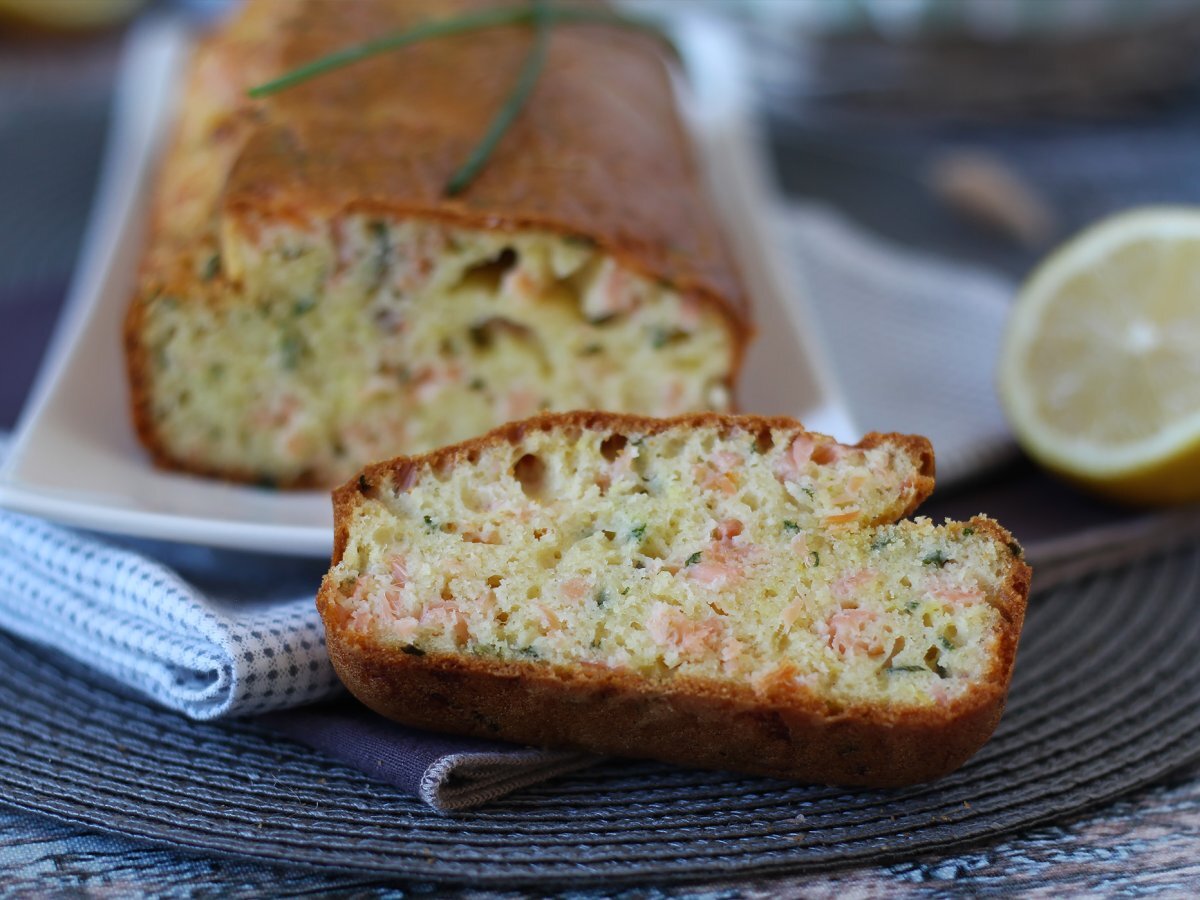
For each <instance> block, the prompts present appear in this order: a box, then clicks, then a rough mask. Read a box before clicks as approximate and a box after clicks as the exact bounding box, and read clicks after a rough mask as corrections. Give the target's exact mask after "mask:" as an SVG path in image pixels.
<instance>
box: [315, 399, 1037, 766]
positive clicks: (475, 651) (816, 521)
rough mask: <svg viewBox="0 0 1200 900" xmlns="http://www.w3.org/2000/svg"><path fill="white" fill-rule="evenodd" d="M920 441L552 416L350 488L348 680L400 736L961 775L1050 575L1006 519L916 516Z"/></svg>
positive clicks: (344, 532)
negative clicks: (1034, 574) (845, 441)
mask: <svg viewBox="0 0 1200 900" xmlns="http://www.w3.org/2000/svg"><path fill="white" fill-rule="evenodd" d="M932 474H933V457H932V453H931V451H930V448H929V445H928V443H927V442H926V441H925V440H924V439H923V438H917V437H909V436H902V435H869V436H868V437H867V438H866V439H864V440H863V441H862V442H860V443H859V444H858V445H856V446H853V447H849V446H844V445H841V444H838V443H836V442H834V441H832V440H831V439H829V438H826V437H824V436H822V435H817V434H811V433H809V432H806V431H804V429H803V428H802V427H801V426H800V425H799V424H798V423H796V422H794V421H791V420H788V419H766V418H760V417H751V416H720V415H715V414H706V415H697V416H691V417H685V418H680V419H671V420H654V419H644V418H638V417H632V416H622V415H615V414H604V413H572V414H564V415H552V416H544V417H540V418H536V419H532V420H528V421H525V422H522V423H517V424H514V425H510V426H506V427H504V428H501V429H498V430H496V431H493V432H491V433H490V434H488V435H485V436H483V437H481V438H479V439H476V440H474V441H470V442H467V443H464V444H459V445H456V446H453V447H449V448H446V449H444V450H441V451H437V452H435V453H432V454H428V455H425V456H420V457H402V458H399V459H396V460H393V461H391V462H388V463H382V464H379V465H376V466H372V467H369V468H368V469H366V470H364V471H363V473H362V474H361V475H360V476H359V477H357V478H356V479H354V480H353V481H351V482H350V483H348V484H347V485H345V486H344V487H342V488H341V489H339V491H337V493H336V494H335V507H336V546H335V551H334V565H333V567H332V569H331V570H330V572H329V574H328V575H327V577H326V579H325V581H324V584H323V586H322V589H321V593H320V597H319V600H318V604H319V607H320V609H321V613H322V616H323V617H324V620H325V624H326V629H327V636H328V643H329V648H330V652H331V655H332V657H333V660H334V664H335V666H336V667H337V670H338V672H339V674H340V675H341V677H342V679H343V680H344V681H345V682H346V684H347V685H348V686H349V688H350V689H351V691H353V692H354V693H355V694H356V695H357V696H358V697H359V698H360V699H362V700H363V701H364V702H365V703H367V704H368V705H369V706H371V707H373V708H374V709H376V710H378V711H379V712H381V713H383V714H384V715H387V716H390V717H392V718H394V719H397V720H399V721H402V722H406V723H409V724H412V725H417V726H422V727H428V728H433V729H438V730H445V731H453V732H458V733H464V734H476V735H482V736H492V737H500V738H506V739H511V740H516V741H522V742H528V743H533V744H540V745H547V746H568V747H581V748H585V749H588V750H592V751H595V752H598V753H608V754H616V755H629V756H645V757H653V758H658V759H664V760H670V761H674V762H678V763H682V764H686V765H696V766H703V767H718V768H730V769H737V770H742V771H748V772H759V773H764V774H771V775H778V776H784V777H792V778H802V779H806V780H814V781H823V782H830V783H845V784H866V785H879V786H884V785H899V784H907V783H912V782H916V781H921V780H926V779H929V778H933V777H936V776H938V775H941V774H944V773H946V772H948V771H950V770H952V769H953V768H955V767H957V766H958V765H960V764H961V763H962V762H963V761H964V760H965V759H966V758H967V757H968V756H969V755H970V754H971V753H973V752H974V751H975V750H977V749H978V748H979V747H980V746H981V745H982V744H983V742H984V741H985V740H986V739H987V737H988V736H989V735H990V733H991V731H992V729H993V728H994V727H995V724H996V722H997V721H998V719H999V716H1000V713H1001V710H1002V708H1003V704H1004V699H1005V696H1006V693H1007V688H1008V683H1009V678H1010V675H1011V670H1012V665H1013V660H1014V656H1015V652H1016V645H1017V638H1018V635H1019V632H1020V627H1021V622H1022V619H1023V615H1024V608H1025V599H1026V595H1027V593H1028V583H1029V569H1028V567H1027V566H1026V565H1025V564H1024V563H1023V562H1022V560H1021V558H1020V548H1019V547H1018V546H1017V545H1016V543H1015V542H1014V541H1013V540H1012V538H1011V536H1010V535H1009V534H1008V533H1007V532H1006V531H1005V530H1004V529H1003V528H1001V527H1000V526H999V525H997V524H996V523H995V522H993V521H991V520H990V519H987V518H984V517H978V518H976V519H973V520H972V521H970V522H968V523H947V524H945V525H940V526H937V525H934V524H933V523H931V522H929V521H928V520H926V519H917V520H915V521H897V520H898V519H900V518H901V517H902V516H905V515H907V514H908V513H911V512H912V511H913V510H914V509H915V508H916V506H917V504H918V503H920V501H921V500H923V499H924V498H925V497H926V496H927V495H928V493H929V491H930V490H931V489H932V485H933V479H932Z"/></svg>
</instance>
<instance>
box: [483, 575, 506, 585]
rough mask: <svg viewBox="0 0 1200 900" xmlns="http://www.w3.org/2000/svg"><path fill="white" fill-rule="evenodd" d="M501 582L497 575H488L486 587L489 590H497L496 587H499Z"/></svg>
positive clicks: (501, 579)
mask: <svg viewBox="0 0 1200 900" xmlns="http://www.w3.org/2000/svg"><path fill="white" fill-rule="evenodd" d="M502 581H504V579H503V578H502V577H500V576H499V575H489V576H488V580H487V586H488V587H490V588H498V587H500V583H501V582H502Z"/></svg>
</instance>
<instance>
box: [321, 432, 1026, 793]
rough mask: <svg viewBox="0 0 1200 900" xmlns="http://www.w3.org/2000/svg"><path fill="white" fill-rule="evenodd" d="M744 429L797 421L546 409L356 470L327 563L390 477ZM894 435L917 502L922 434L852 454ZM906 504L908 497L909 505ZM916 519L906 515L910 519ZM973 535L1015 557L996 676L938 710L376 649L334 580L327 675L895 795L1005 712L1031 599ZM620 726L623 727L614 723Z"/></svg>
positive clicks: (537, 736) (986, 731) (485, 723)
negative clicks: (344, 607)
mask: <svg viewBox="0 0 1200 900" xmlns="http://www.w3.org/2000/svg"><path fill="white" fill-rule="evenodd" d="M714 424H716V425H721V426H727V427H739V428H744V429H746V430H750V431H753V430H757V429H763V428H792V427H798V423H796V422H795V421H793V420H791V419H786V418H767V417H761V416H721V415H716V414H699V415H694V416H685V417H681V418H678V419H667V420H658V419H648V418H642V417H637V416H623V415H616V414H609V413H594V412H580V413H566V414H558V415H548V416H541V417H538V418H536V419H531V420H528V421H525V422H519V423H514V424H511V425H506V426H503V427H501V428H498V429H496V430H494V431H492V432H491V433H489V434H487V435H484V436H482V437H479V438H476V439H474V440H472V441H467V442H464V443H462V444H457V445H455V446H452V447H447V448H444V449H442V450H439V451H436V452H434V453H429V454H425V455H423V456H419V457H401V458H399V459H396V460H392V461H390V462H386V463H379V464H377V465H374V466H370V467H368V468H367V469H365V470H364V471H363V473H362V475H361V476H360V477H359V478H356V479H353V480H351V481H350V482H348V483H347V484H345V485H343V486H342V487H341V488H339V489H338V490H337V491H335V492H334V510H335V549H334V555H333V562H334V564H335V565H336V564H337V563H338V562H339V561H340V560H341V558H342V555H343V553H344V552H345V547H346V543H347V538H348V528H349V523H350V518H351V514H352V512H353V510H354V508H355V506H356V504H357V503H359V502H361V500H362V497H363V496H364V494H369V493H370V492H371V491H372V490H373V489H374V488H375V487H376V486H377V485H378V483H379V482H380V481H381V480H382V479H383V478H384V477H385V476H388V475H390V476H392V477H397V476H399V477H400V478H401V480H402V481H403V479H404V476H405V475H406V474H408V473H409V472H411V470H412V468H413V467H417V468H421V467H425V466H444V465H455V464H458V463H460V462H463V461H467V462H469V461H470V459H471V457H472V456H473V455H474V454H475V453H477V452H478V451H479V450H481V449H483V448H484V447H487V446H491V445H499V444H503V443H512V442H519V441H520V440H521V438H522V436H523V435H525V434H527V433H528V432H529V431H530V430H534V429H538V430H548V429H555V428H569V427H578V428H595V429H617V428H620V429H627V430H629V431H636V432H641V433H654V432H659V431H662V430H665V429H667V428H672V427H679V426H689V427H700V426H705V425H714ZM885 441H891V442H893V443H896V444H898V445H902V446H904V447H906V449H907V450H908V451H909V452H911V453H913V454H914V456H916V458H918V459H921V460H922V461H923V465H924V467H925V471H923V474H922V478H924V479H927V480H928V483H927V484H922V490H921V496H922V497H924V496H925V495H926V494H927V493H928V491H929V489H931V488H932V467H933V460H932V454H931V453H930V451H929V447H928V443H927V442H926V441H925V440H924V439H923V438H914V437H909V436H903V435H899V436H898V435H869V436H868V437H867V438H865V439H864V440H863V442H862V443H861V444H860V446H874V445H876V444H879V443H882V442H885ZM914 505H915V504H914ZM909 511H911V510H909ZM952 527H957V528H960V529H961V528H966V527H972V528H974V529H975V531H976V532H982V533H985V534H987V535H989V536H990V537H991V538H993V539H994V540H996V541H999V542H1000V543H1002V544H1005V545H1007V546H1008V547H1009V548H1010V549H1011V550H1012V553H1013V555H1012V557H1011V562H1010V565H1009V570H1008V574H1007V578H1006V580H1005V581H1004V584H1003V586H1002V588H1001V590H1000V591H999V592H998V593H997V595H996V596H994V597H990V598H988V599H989V602H990V603H991V604H992V605H993V606H994V607H995V608H996V609H997V610H998V611H999V612H1000V614H1001V618H1002V620H1003V624H1002V626H1001V627H1000V630H999V633H998V635H997V643H996V650H995V654H994V661H993V665H992V668H991V670H990V671H989V673H988V674H987V676H986V677H985V678H983V679H981V681H980V682H979V684H977V685H975V686H974V687H973V688H972V689H971V690H970V691H969V692H968V693H967V694H965V695H963V696H961V697H959V698H958V699H957V700H955V701H954V702H952V703H951V704H950V705H947V706H944V707H939V708H936V709H929V708H895V707H891V708H889V707H885V706H880V705H872V704H867V703H863V704H859V705H853V706H844V707H842V708H838V709H834V708H831V707H830V705H829V704H828V703H827V702H826V701H825V700H822V699H821V698H819V697H818V696H816V695H815V694H814V693H812V692H809V691H807V690H806V689H804V688H798V687H782V686H780V687H774V688H772V689H770V690H769V691H768V692H767V693H766V694H765V695H764V694H761V693H756V692H755V690H754V689H753V688H752V687H751V686H749V685H741V684H736V683H733V682H727V681H717V680H711V679H704V678H694V677H693V678H678V679H673V680H672V681H670V682H656V681H653V680H650V679H646V678H642V677H639V676H638V675H636V674H634V673H631V672H626V671H619V670H618V671H614V670H611V669H608V668H604V667H599V666H587V665H579V666H573V667H567V666H554V665H548V664H544V663H536V662H532V661H503V660H495V659H481V658H476V657H468V656H457V655H445V654H438V655H434V654H419V655H418V654H415V653H414V652H413V651H411V650H409V651H407V652H406V651H405V650H403V649H401V648H397V647H384V646H378V645H374V644H372V643H371V642H370V641H369V639H367V638H365V637H364V636H363V635H361V634H356V633H351V632H349V631H347V630H344V629H343V628H342V627H341V626H342V624H344V623H343V622H342V621H341V620H342V616H341V614H340V612H339V611H340V607H339V605H338V600H339V599H340V598H339V596H338V587H337V584H336V583H335V582H334V580H333V579H332V578H330V577H328V576H327V577H326V578H325V580H324V582H323V583H322V585H321V591H320V593H319V595H318V597H317V606H318V609H319V610H320V612H321V615H322V618H323V620H324V622H325V626H326V639H327V644H328V647H329V652H330V656H331V658H332V660H333V663H334V668H335V669H336V671H337V672H338V675H339V677H340V678H341V679H342V681H343V682H344V683H345V684H346V685H347V686H348V687H349V688H350V690H351V691H352V692H353V693H354V694H355V696H357V697H358V698H359V699H360V700H362V701H363V702H364V703H365V704H366V705H368V706H369V707H371V708H372V709H374V710H376V711H377V712H379V713H381V714H382V715H385V716H388V717H389V718H392V719H395V720H396V721H399V722H404V723H406V724H409V725H413V726H417V727H423V728H430V729H434V730H438V731H446V732H452V733H457V734H465V735H474V736H479V737H491V738H503V739H507V740H512V741H517V742H521V743H527V744H534V745H539V746H546V747H568V748H578V749H583V750H588V751H591V752H595V753H602V754H611V755H616V756H634V757H650V758H655V759H661V760H665V761H669V762H674V763H678V764H680V765H687V766H696V767H700V768H712V769H731V770H737V771H743V772H750V773H756V774H762V775H770V776H776V777H782V778H794V779H801V780H805V781H815V782H825V783H831V784H847V785H867V786H873V787H894V786H900V785H905V784H913V783H917V782H921V781H927V780H930V779H933V778H937V777H940V776H942V775H945V774H947V773H949V772H951V771H953V770H954V769H956V768H957V767H958V766H960V765H962V763H963V762H964V761H966V760H967V759H968V758H969V757H970V756H971V755H972V754H973V753H974V752H975V751H977V750H978V749H979V748H980V747H981V746H982V745H983V744H984V742H985V741H986V740H987V739H988V737H989V736H990V735H991V733H992V731H993V730H994V729H995V727H996V723H997V722H998V721H999V719H1000V715H1001V713H1002V712H1003V709H1004V703H1005V698H1006V696H1007V693H1008V685H1009V682H1010V679H1011V677H1012V669H1013V664H1014V662H1015V659H1016V649H1017V641H1018V638H1019V637H1020V632H1021V625H1022V622H1023V619H1024V614H1025V603H1026V599H1027V597H1028V593H1029V578H1030V570H1029V567H1028V566H1027V565H1025V563H1024V562H1023V561H1022V559H1021V558H1020V555H1019V551H1020V548H1019V547H1018V546H1017V544H1016V542H1015V541H1014V540H1013V539H1012V536H1011V535H1010V534H1009V533H1008V532H1007V531H1006V530H1004V529H1003V528H1002V527H1000V526H999V525H998V524H996V523H995V522H993V521H992V520H991V519H988V518H986V517H982V516H981V517H976V518H975V519H972V520H971V521H970V522H969V523H962V524H959V525H957V526H952ZM613 722H620V723H621V727H620V728H613V727H612V723H613Z"/></svg>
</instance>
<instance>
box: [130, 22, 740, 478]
mask: <svg viewBox="0 0 1200 900" xmlns="http://www.w3.org/2000/svg"><path fill="white" fill-rule="evenodd" d="M494 5H500V6H505V5H508V6H511V5H512V4H511V3H509V0H500V2H499V3H498V4H497V3H493V2H492V0H369V2H368V0H363V2H356V3H331V2H328V0H294V2H289V3H286V4H285V3H277V2H271V0H250V2H249V3H247V4H246V5H245V7H244V9H243V10H242V11H241V12H239V14H238V15H237V17H236V18H235V19H233V20H232V22H230V23H229V24H227V25H226V26H224V27H223V29H222V30H221V31H219V32H217V33H216V34H215V35H213V36H212V37H211V38H209V39H208V40H207V41H206V42H204V43H202V45H201V46H200V47H199V48H198V50H197V53H196V56H195V59H194V61H193V63H192V66H191V71H190V76H189V79H188V84H187V88H186V92H185V95H184V98H183V103H182V110H181V116H180V121H179V126H178V129H177V134H176V138H175V140H174V143H173V145H172V148H171V149H170V152H169V153H168V155H167V158H166V161H165V165H164V167H163V169H162V172H161V174H160V178H159V182H158V186H157V190H156V193H155V198H154V202H153V210H152V214H151V227H150V234H149V241H148V246H147V249H146V253H145V258H144V261H143V265H142V269H141V273H140V277H139V281H138V286H137V291H136V296H135V298H134V299H133V302H132V305H131V307H130V310H129V313H128V316H127V320H126V329H125V340H126V351H127V352H126V356H127V360H128V370H129V378H130V384H131V387H132V403H133V412H134V418H135V422H136V425H137V430H138V434H139V435H140V437H141V439H142V441H143V443H144V444H145V445H146V446H147V447H148V448H149V449H150V451H151V452H152V453H153V455H154V457H155V459H156V460H157V462H159V463H160V464H162V465H164V466H168V467H175V468H181V469H186V470H190V471H193V472H197V473H204V474H211V475H217V476H221V477H225V478H230V479H237V480H246V481H255V482H266V483H271V484H275V485H279V486H285V487H292V486H332V485H333V484H336V483H338V482H340V481H342V480H344V479H345V478H347V477H348V476H349V475H350V474H351V473H352V472H354V471H357V470H358V469H359V468H360V467H361V466H362V465H364V464H366V463H367V462H370V461H373V460H377V459H381V458H386V457H391V456H394V455H395V454H397V453H402V452H403V453H413V452H420V451H424V450H428V449H431V448H433V447H438V446H443V445H445V444H448V443H450V442H453V441H457V440H461V439H464V438H467V437H469V436H472V435H476V434H479V433H481V432H483V431H486V430H487V429H489V428H491V427H493V426H495V425H496V424H498V423H502V422H506V421H510V420H513V419H519V418H524V417H527V416H530V415H533V414H535V413H536V412H538V411H539V410H547V409H550V410H562V409H577V408H578V409H582V408H588V409H591V408H598V409H609V410H617V411H627V412H638V413H646V414H654V415H673V414H678V413H682V412H687V411H696V410H724V409H727V408H728V407H729V406H730V403H731V391H732V388H733V382H734V378H735V375H736V373H737V370H738V367H739V364H740V359H741V355H742V348H743V345H744V343H745V342H746V340H747V339H748V337H749V334H750V324H749V314H748V308H747V303H746V299H745V297H744V295H743V290H742V287H741V284H740V282H739V279H738V276H737V274H736V272H735V269H734V265H733V263H732V261H731V259H730V256H729V254H728V252H727V249H726V245H725V243H724V240H723V238H722V236H721V234H720V233H719V231H718V227H717V224H716V221H715V216H714V213H713V210H712V209H711V207H710V204H709V201H708V199H707V198H706V197H705V195H704V192H703V190H702V188H701V183H700V177H699V174H698V171H697V167H696V164H695V161H694V160H693V157H692V152H691V149H690V147H689V144H688V141H687V139H686V137H685V134H684V132H683V130H682V128H681V124H680V120H679V116H678V113H677V111H676V109H675V105H674V98H673V95H672V88H671V84H670V81H669V73H668V65H667V59H666V55H667V51H666V50H665V49H664V48H663V46H662V45H661V43H660V42H659V41H658V40H656V39H655V38H654V37H652V36H650V35H647V34H644V33H639V32H636V31H633V30H629V29H624V28H621V27H618V26H614V25H606V24H596V23H591V24H584V23H579V22H567V21H561V22H555V23H554V25H553V28H552V29H551V31H550V37H549V42H548V49H547V57H546V63H545V68H544V71H543V72H542V74H541V77H540V78H539V80H538V81H537V83H536V86H535V87H534V89H533V93H532V95H531V96H530V98H529V101H528V103H527V105H526V106H525V107H524V108H523V109H522V111H521V113H520V114H519V115H518V117H517V119H516V120H515V122H514V123H513V125H512V127H511V129H510V130H509V131H508V132H507V133H506V134H505V135H504V136H503V138H502V139H501V141H500V142H499V144H498V145H497V147H496V149H495V152H494V154H493V155H492V156H491V158H490V159H489V161H488V163H487V165H486V166H485V167H484V168H483V170H482V172H481V173H480V175H479V177H478V178H477V180H475V181H474V182H473V183H472V184H470V186H469V187H468V188H467V189H466V190H465V192H463V193H462V194H460V195H457V196H448V195H447V193H446V184H447V181H448V179H449V178H450V176H451V174H452V173H453V172H454V171H455V170H456V168H457V167H458V166H460V165H461V164H462V162H463V161H464V159H465V158H466V157H467V155H468V154H469V153H470V151H471V150H472V147H473V146H474V145H475V144H476V142H477V141H478V140H479V138H480V137H481V136H482V135H483V133H484V132H485V130H486V129H487V127H488V123H489V121H490V120H491V118H492V117H493V116H494V115H495V114H496V112H497V110H498V109H499V108H500V107H502V106H503V104H504V102H505V96H506V94H507V92H508V91H509V90H510V89H511V87H512V84H513V82H514V81H516V79H517V76H518V72H519V71H520V69H521V67H522V64H523V61H524V60H525V58H526V56H527V54H528V53H529V51H530V47H531V43H532V41H533V40H534V37H533V30H532V29H531V28H530V27H529V26H528V25H508V26H497V27H490V28H486V29H481V30H478V31H474V32H471V33H469V34H462V35H457V36H453V37H442V38H436V39H432V38H431V39H428V40H424V41H421V42H418V43H414V44H411V45H409V46H405V47H403V48H400V49H397V50H395V51H393V52H389V53H385V54H381V55H378V56H375V57H372V58H370V59H367V60H364V61H362V62H360V63H358V64H356V65H354V66H352V67H349V68H345V69H341V70H337V71H332V72H328V73H326V74H323V75H321V76H320V77H317V78H314V79H312V80H311V81H308V82H306V83H303V84H300V85H297V86H295V87H292V88H290V89H288V90H285V91H282V92H280V93H278V94H275V95H272V96H269V97H267V98H266V99H263V100H258V101H254V100H250V99H248V97H247V94H246V89H247V88H249V87H251V86H252V85H254V84H257V83H259V82H261V81H264V80H266V79H267V78H269V77H274V76H277V75H279V74H281V73H283V72H286V71H288V70H290V69H292V68H294V67H296V66H298V65H300V64H302V63H305V62H308V61H310V60H313V59H315V58H317V57H320V56H322V55H323V54H328V53H330V52H331V51H334V50H337V49H339V48H343V47H347V46H350V45H353V44H356V43H358V42H361V41H364V40H366V39H368V38H375V37H378V36H380V35H385V34H388V33H392V32H401V31H404V30H405V29H407V28H410V27H412V26H413V25H414V24H417V23H421V22H425V21H430V20H438V19H445V18H449V17H452V16H454V15H457V14H460V13H470V12H473V11H478V10H480V9H487V8H490V7H492V6H494Z"/></svg>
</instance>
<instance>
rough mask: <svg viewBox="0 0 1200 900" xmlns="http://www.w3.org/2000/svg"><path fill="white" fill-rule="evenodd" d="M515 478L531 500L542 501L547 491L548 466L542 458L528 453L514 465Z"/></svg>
mask: <svg viewBox="0 0 1200 900" xmlns="http://www.w3.org/2000/svg"><path fill="white" fill-rule="evenodd" d="M513 477H514V478H516V479H517V481H519V482H521V490H522V491H524V492H525V496H526V497H528V498H529V499H531V500H537V501H539V502H540V501H541V499H542V498H543V497H544V496H545V491H546V464H545V463H544V462H543V461H542V458H541V457H540V456H534V455H533V454H532V453H526V454H525V455H524V456H522V457H521V458H520V459H518V460H517V461H516V463H515V464H514V465H513Z"/></svg>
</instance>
